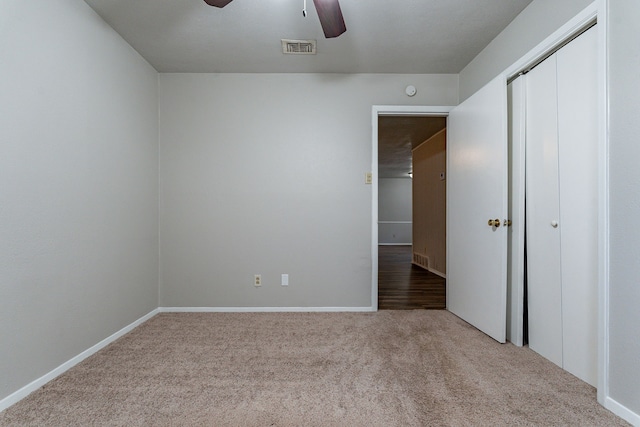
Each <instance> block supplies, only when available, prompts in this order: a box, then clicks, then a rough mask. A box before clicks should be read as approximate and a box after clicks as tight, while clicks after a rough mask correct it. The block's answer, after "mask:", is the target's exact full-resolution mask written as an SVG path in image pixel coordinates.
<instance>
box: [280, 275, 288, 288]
mask: <svg viewBox="0 0 640 427" xmlns="http://www.w3.org/2000/svg"><path fill="white" fill-rule="evenodd" d="M280 284H281V285H282V286H289V275H288V274H283V275H282V280H281V281H280Z"/></svg>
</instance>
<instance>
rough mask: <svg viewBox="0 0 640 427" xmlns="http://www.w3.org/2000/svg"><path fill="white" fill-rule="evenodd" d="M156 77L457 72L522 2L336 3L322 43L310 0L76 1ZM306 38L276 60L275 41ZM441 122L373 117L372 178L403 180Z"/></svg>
mask: <svg viewBox="0 0 640 427" xmlns="http://www.w3.org/2000/svg"><path fill="white" fill-rule="evenodd" d="M85 1H86V3H87V4H89V6H91V7H92V8H93V9H94V10H95V11H96V12H97V13H98V14H99V15H100V16H101V17H102V18H103V19H104V20H105V21H106V22H107V23H108V24H109V25H110V26H111V27H113V28H114V29H115V30H116V31H117V32H118V33H119V34H120V35H121V36H122V37H123V38H124V39H125V40H126V41H127V42H128V43H129V44H130V45H131V46H133V47H134V48H135V49H136V50H137V51H138V52H139V53H140V54H141V55H142V56H143V57H144V58H145V59H146V60H147V61H149V63H151V65H153V67H155V69H156V70H157V71H159V72H191V73H401V74H432V73H453V74H457V73H459V72H460V71H461V70H462V69H463V68H464V67H465V66H466V65H467V64H468V63H469V62H470V61H471V60H472V59H473V58H474V57H475V56H476V55H477V54H478V53H479V52H480V51H481V50H482V49H483V48H484V47H485V46H486V45H487V44H489V42H490V41H491V40H492V39H493V38H494V37H495V36H497V35H498V34H499V33H500V32H501V31H502V30H503V29H504V28H505V27H506V26H507V25H508V24H509V22H511V21H512V20H513V18H515V16H516V15H518V13H520V12H521V11H522V9H524V8H525V7H526V6H527V5H528V4H529V3H531V1H532V0H340V6H341V8H342V13H343V15H344V19H345V22H346V25H347V32H346V33H344V34H342V35H341V36H339V37H337V38H334V39H325V38H324V34H323V32H322V28H321V26H320V22H319V21H318V16H317V14H316V11H315V8H314V6H313V1H312V0H308V1H307V3H308V5H307V6H308V7H307V10H308V16H307V17H306V18H304V17H303V16H302V6H303V0H234V1H232V2H231V3H230V4H229V5H227V6H226V7H225V8H223V9H218V8H215V7H211V6H208V5H207V4H206V3H205V2H204V0H85ZM283 38H284V39H316V40H317V43H318V45H317V50H318V54H317V55H314V56H311V55H283V54H282V48H281V42H280V39H283ZM444 123H445V121H444V120H440V121H438V120H437V119H425V118H413V119H411V118H395V119H390V118H388V119H381V120H380V123H379V124H380V126H379V173H380V177H407V176H408V175H407V173H408V172H409V171H410V170H411V147H412V146H415V145H416V144H419V143H420V142H422V141H424V140H425V139H427V138H428V137H430V136H431V135H433V133H435V132H436V131H437V130H440V129H441V128H442V126H443V125H444Z"/></svg>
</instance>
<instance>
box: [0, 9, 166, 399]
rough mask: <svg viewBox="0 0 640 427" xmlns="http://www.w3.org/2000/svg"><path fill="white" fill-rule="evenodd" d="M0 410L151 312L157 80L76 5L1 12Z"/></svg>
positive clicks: (99, 22)
mask: <svg viewBox="0 0 640 427" xmlns="http://www.w3.org/2000/svg"><path fill="white" fill-rule="evenodd" d="M0 52H1V55H2V65H1V66H0V76H1V77H2V78H0V100H1V101H0V241H1V242H2V243H1V244H0V325H2V328H0V399H2V398H4V397H6V396H7V395H9V394H10V393H12V392H15V391H16V390H18V389H19V388H21V387H22V386H24V385H26V384H27V383H29V382H31V381H33V380H35V379H37V378H39V377H40V376H42V375H44V374H45V373H48V372H49V371H51V370H52V369H54V368H56V367H57V366H59V365H60V364H62V363H64V362H66V361H68V360H69V359H71V358H72V357H74V356H77V355H78V354H79V353H81V352H82V351H84V350H86V349H87V348H89V347H91V346H93V345H94V344H96V343H98V342H99V341H101V340H102V339H104V338H106V337H108V336H109V335H111V334H112V333H114V332H116V331H117V330H119V329H121V328H122V327H124V326H126V325H128V324H130V323H131V322H133V321H134V320H136V319H138V318H140V317H141V316H143V315H145V314H147V313H149V312H150V311H151V310H153V309H155V308H156V307H157V301H158V298H157V292H158V291H157V286H158V255H157V253H158V242H157V227H158V218H157V210H158V197H157V193H158V184H157V152H158V150H157V131H158V122H157V74H156V72H155V70H153V68H151V67H150V66H149V65H148V64H147V63H146V62H145V61H143V60H142V59H141V58H140V57H139V56H138V54H137V53H136V52H135V51H134V50H133V49H132V48H131V47H130V46H128V45H127V44H126V43H125V42H124V41H123V40H122V39H121V38H120V37H119V36H117V35H116V33H115V32H114V31H113V30H111V28H109V27H108V26H107V25H106V24H105V23H104V22H103V21H102V20H100V18H98V16H97V15H96V14H95V13H94V12H93V11H92V10H91V9H90V8H89V7H88V6H87V5H86V4H85V3H84V2H82V1H77V0H49V1H36V2H29V1H24V0H3V1H2V2H0Z"/></svg>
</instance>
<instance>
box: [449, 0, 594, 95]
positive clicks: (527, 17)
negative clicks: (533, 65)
mask: <svg viewBox="0 0 640 427" xmlns="http://www.w3.org/2000/svg"><path fill="white" fill-rule="evenodd" d="M592 1H593V0H561V1H558V0H533V1H532V2H531V4H530V5H529V6H527V8H525V9H524V10H523V11H522V12H520V14H519V15H518V16H517V17H516V19H514V20H513V21H512V22H511V24H509V25H508V26H507V28H505V29H504V31H502V32H501V33H500V34H498V36H496V38H495V39H493V41H492V42H491V43H490V44H489V45H488V46H487V47H486V48H485V49H484V50H483V51H482V52H480V53H479V54H478V55H477V56H476V57H475V58H474V59H473V61H471V62H470V63H469V65H467V66H466V67H465V68H464V69H463V70H462V71H461V72H460V101H463V100H465V99H467V98H468V97H469V96H471V95H473V94H474V93H475V92H476V91H477V90H478V89H480V88H481V87H482V86H484V85H485V84H486V83H488V82H489V81H490V80H491V79H493V78H494V77H496V76H497V75H498V74H500V73H501V72H502V71H504V70H506V69H507V68H508V67H509V66H511V65H512V64H513V63H515V62H516V61H517V60H518V59H520V58H521V57H522V56H524V55H525V54H526V53H527V52H529V51H530V50H531V49H533V48H534V47H535V46H536V45H537V44H538V43H540V42H541V41H543V40H544V39H545V38H547V37H548V36H550V35H551V34H552V33H553V32H554V31H556V30H557V29H558V28H560V27H561V26H562V25H563V24H564V23H566V22H567V21H569V20H570V19H571V18H573V17H574V16H576V15H577V14H578V12H580V11H581V10H582V9H584V8H585V7H587V6H589V4H591V3H592Z"/></svg>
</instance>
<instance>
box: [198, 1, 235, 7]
mask: <svg viewBox="0 0 640 427" xmlns="http://www.w3.org/2000/svg"><path fill="white" fill-rule="evenodd" d="M232 1H233V0H204V2H205V3H206V4H208V5H209V6H215V7H225V6H226V5H228V4H229V3H231V2H232Z"/></svg>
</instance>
